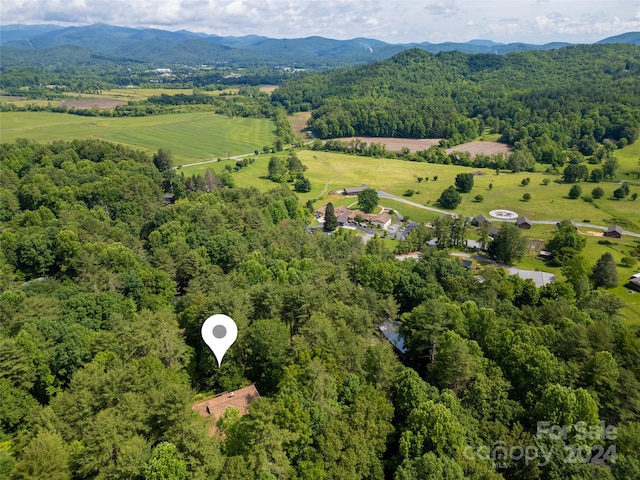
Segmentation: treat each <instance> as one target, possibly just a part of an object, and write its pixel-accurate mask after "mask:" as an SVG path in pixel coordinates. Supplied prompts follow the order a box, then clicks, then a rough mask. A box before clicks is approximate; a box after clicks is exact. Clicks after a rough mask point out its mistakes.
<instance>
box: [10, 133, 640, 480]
mask: <svg viewBox="0 0 640 480" xmlns="http://www.w3.org/2000/svg"><path fill="white" fill-rule="evenodd" d="M292 162H293V160H292ZM169 165H170V164H169V162H168V159H167V156H166V152H161V151H159V152H158V153H157V154H156V155H155V157H154V158H150V157H149V156H148V155H147V154H145V153H141V152H138V151H134V150H131V149H128V148H125V147H122V146H117V145H112V144H108V143H105V142H101V141H94V140H83V141H73V142H54V143H51V144H48V145H41V144H35V143H30V142H27V141H19V142H16V143H14V144H2V145H0V167H1V168H2V171H1V172H0V173H1V175H0V195H1V198H0V207H1V209H0V216H1V220H2V233H1V234H0V287H1V293H0V324H1V325H2V330H1V331H0V472H2V473H1V474H2V476H3V478H4V477H7V478H10V479H25V478H59V479H70V478H87V479H90V478H119V479H145V480H151V479H158V478H176V479H186V478H189V479H196V480H197V479H205V478H207V479H211V478H213V479H220V480H226V479H236V478H262V479H273V478H282V479H296V478H318V479H336V480H338V479H340V480H343V479H353V480H358V479H363V480H364V479H374V478H375V479H379V478H393V479H394V480H413V479H416V480H417V479H423V478H429V476H431V477H433V478H435V476H437V478H447V479H463V478H472V479H500V478H506V479H513V480H519V479H522V478H532V479H536V478H540V479H545V478H569V477H572V478H602V479H613V478H617V479H629V480H631V479H635V478H637V472H638V471H640V457H639V455H638V452H639V451H640V450H639V449H638V448H637V447H638V438H640V435H638V432H640V369H639V366H640V356H639V354H638V352H640V338H639V337H638V335H637V333H636V332H634V331H632V330H630V329H628V328H625V327H623V326H622V325H621V324H620V321H619V316H618V313H617V312H618V311H619V309H620V308H621V307H622V305H623V304H622V303H621V302H620V300H618V299H617V297H616V296H614V295H611V294H608V293H607V292H606V291H605V290H601V289H596V290H594V289H578V288H574V285H573V284H572V283H570V282H561V281H559V282H555V283H552V284H550V285H547V286H546V287H544V288H541V289H538V288H536V286H535V285H534V284H533V282H531V281H530V280H527V281H525V280H522V279H520V278H519V277H517V276H508V275H507V274H506V273H505V272H504V271H503V270H501V269H499V268H494V267H491V266H490V267H486V268H484V269H482V270H480V271H474V272H471V271H469V270H467V269H465V268H463V266H462V265H461V263H460V261H459V260H458V259H457V258H455V257H452V256H450V255H448V253H447V252H446V251H444V250H436V249H430V248H428V247H426V246H425V245H424V242H426V241H427V239H428V238H429V235H428V232H426V231H425V230H424V229H423V228H420V229H417V230H416V231H415V233H413V234H412V235H411V237H410V239H409V240H410V241H411V243H412V248H421V249H422V251H423V254H422V258H421V259H420V260H418V261H416V260H406V261H397V260H395V258H394V255H393V253H392V252H390V251H389V250H388V249H387V247H386V245H385V243H384V241H383V240H382V239H379V238H374V239H372V240H370V241H369V242H368V243H367V244H366V245H364V244H363V243H362V242H361V240H360V239H359V238H358V237H356V236H354V235H353V234H351V233H349V232H347V231H338V232H336V233H334V234H332V235H325V234H321V233H318V234H312V233H309V232H308V231H307V228H306V220H307V215H308V213H307V212H305V210H304V209H303V208H302V206H301V205H300V204H299V202H298V200H297V198H296V197H295V196H294V195H293V193H292V192H291V191H290V189H289V188H286V187H279V188H276V189H274V190H272V191H269V192H266V193H261V192H259V191H258V190H256V189H240V188H235V187H230V186H229V185H225V184H224V183H222V182H220V181H219V180H220V179H219V177H218V176H214V175H213V174H208V175H207V176H206V177H191V178H184V177H182V176H181V175H178V174H176V172H175V171H174V170H172V169H171V168H169ZM292 165H293V163H292ZM158 167H160V169H161V170H162V171H160V170H158ZM230 175H231V176H232V175H233V174H232V173H230ZM175 182H179V183H181V184H183V186H184V187H185V189H186V191H185V192H184V195H182V196H181V198H179V199H177V200H176V201H175V203H173V204H167V203H166V202H165V201H164V200H163V190H169V189H171V188H172V185H174V184H175ZM187 187H188V188H187ZM478 276H480V278H479V277H478ZM480 279H481V280H480ZM212 313H225V314H227V315H229V316H231V317H232V318H233V319H234V320H235V321H236V323H237V324H238V326H239V335H238V339H237V342H236V343H235V344H234V346H232V347H231V349H230V350H229V351H228V352H227V354H226V356H225V359H224V362H223V364H222V366H221V367H218V365H217V362H216V360H215V358H214V357H213V355H212V354H211V352H210V350H209V349H208V347H207V346H206V345H204V344H203V342H202V339H201V335H200V328H201V325H202V322H203V321H204V319H206V318H207V317H208V316H210V315H211V314H212ZM387 320H395V321H398V322H399V325H400V329H401V332H402V333H403V334H404V338H405V347H406V348H405V349H404V350H405V354H404V356H403V357H402V362H401V361H400V359H399V356H398V354H397V352H394V350H393V348H392V346H391V344H390V343H389V342H387V341H386V340H385V339H383V338H382V337H380V335H379V332H378V327H379V326H380V325H381V324H382V323H383V322H385V321H387ZM250 383H255V384H256V385H257V388H258V390H259V391H260V393H261V397H260V398H259V399H257V400H255V401H254V403H253V404H252V405H251V407H250V414H249V415H246V416H240V415H239V414H238V413H237V412H234V411H233V410H231V411H228V412H227V413H226V414H225V415H224V416H223V417H222V418H221V419H220V421H219V422H218V423H217V426H218V429H219V430H218V431H219V433H218V434H216V435H215V436H214V437H209V431H210V430H209V428H210V427H211V426H212V424H213V422H214V419H213V418H211V417H209V418H203V417H200V416H199V415H198V414H197V413H195V412H193V411H192V410H191V404H192V402H193V401H194V400H195V398H196V395H197V394H200V395H201V396H202V395H206V394H211V393H217V392H221V391H224V390H227V391H231V390H234V389H236V388H238V387H241V386H244V385H248V384H250ZM538 421H540V422H549V425H558V426H565V425H566V426H567V428H568V430H567V434H566V435H565V436H564V438H563V437H562V436H553V437H552V436H549V435H545V434H544V433H543V432H540V431H538V430H537V422H538ZM601 421H603V422H605V423H606V425H607V426H609V427H615V428H616V429H617V432H616V433H617V435H616V437H615V439H612V438H611V437H610V436H604V433H602V432H600V431H599V430H598V432H600V433H602V435H600V436H599V435H595V436H592V437H586V438H583V437H581V436H580V435H581V434H580V431H578V430H576V429H575V428H573V427H575V426H576V425H577V424H578V422H586V423H585V424H586V425H589V426H592V427H593V428H594V429H598V428H599V427H598V425H599V422H601ZM578 425H581V424H578ZM590 428H591V427H590ZM608 431H609V432H611V429H609V430H608ZM496 445H498V446H502V447H505V448H506V450H505V449H499V450H496ZM592 447H593V452H595V454H594V455H592V454H591V452H592ZM600 447H601V448H602V453H601V454H598V452H599V448H600ZM578 448H579V449H580V450H579V452H582V453H580V455H581V456H580V457H577V460H576V457H575V451H574V450H572V449H578ZM612 448H613V450H612ZM518 449H519V450H518ZM524 449H527V450H526V451H528V452H538V453H540V455H542V453H543V452H550V454H549V456H548V458H547V457H544V458H542V457H539V458H538V459H537V460H536V461H535V462H534V461H531V460H530V459H529V457H527V458H525V457H524V456H523V455H519V454H518V452H520V451H524ZM613 451H615V453H616V455H617V458H616V461H615V462H614V461H613V459H612V456H611V453H612V452H613ZM487 452H488V453H487ZM506 452H512V454H507V453H506ZM606 452H609V454H606ZM583 453H584V455H583ZM587 454H589V455H588V457H587ZM571 455H573V457H572V456H571ZM592 457H593V459H592ZM544 459H546V461H545V463H542V462H543V460H544ZM567 459H569V460H572V459H573V460H575V461H568V460H567ZM592 460H593V461H592ZM434 472H435V473H434Z"/></svg>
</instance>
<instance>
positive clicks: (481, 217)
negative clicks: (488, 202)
mask: <svg viewBox="0 0 640 480" xmlns="http://www.w3.org/2000/svg"><path fill="white" fill-rule="evenodd" d="M487 222H490V220H489V219H488V218H487V217H485V216H484V215H478V216H477V217H475V218H474V219H473V224H474V225H476V226H478V227H479V226H480V225H482V224H483V223H487Z"/></svg>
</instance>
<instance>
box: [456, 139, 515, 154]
mask: <svg viewBox="0 0 640 480" xmlns="http://www.w3.org/2000/svg"><path fill="white" fill-rule="evenodd" d="M446 152H447V153H451V152H469V153H470V154H471V157H472V158H473V157H475V156H476V155H477V154H479V153H482V154H484V155H495V154H497V153H509V152H511V147H509V145H506V144H504V143H500V142H487V141H483V140H476V141H474V142H468V143H463V144H462V145H456V146H455V147H451V148H447V150H446Z"/></svg>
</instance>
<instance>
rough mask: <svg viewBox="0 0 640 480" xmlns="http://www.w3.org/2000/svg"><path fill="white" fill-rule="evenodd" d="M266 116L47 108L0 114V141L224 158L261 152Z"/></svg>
mask: <svg viewBox="0 0 640 480" xmlns="http://www.w3.org/2000/svg"><path fill="white" fill-rule="evenodd" d="M274 129H275V127H274V124H273V122H272V121H271V120H269V119H261V118H245V117H233V118H229V117H226V116H224V115H216V114H213V113H211V112H194V113H179V114H171V115H154V116H147V117H115V118H111V117H83V116H79V115H70V114H64V113H51V112H2V113H0V141H2V142H11V141H13V140H15V139H16V138H28V139H33V140H35V141H38V142H51V141H53V140H70V139H73V138H99V139H102V140H107V141H111V142H117V143H122V144H125V145H128V146H131V147H135V148H141V149H143V150H147V151H149V152H154V151H156V150H158V149H159V148H166V149H169V150H171V151H172V152H173V155H174V163H175V164H176V165H183V164H185V163H191V162H198V161H203V160H210V159H213V158H226V157H227V156H228V155H231V156H234V155H241V154H246V153H249V152H253V151H254V150H256V149H258V150H261V149H262V147H263V146H264V145H271V144H272V143H273V141H274V138H275V137H274V133H273V132H274Z"/></svg>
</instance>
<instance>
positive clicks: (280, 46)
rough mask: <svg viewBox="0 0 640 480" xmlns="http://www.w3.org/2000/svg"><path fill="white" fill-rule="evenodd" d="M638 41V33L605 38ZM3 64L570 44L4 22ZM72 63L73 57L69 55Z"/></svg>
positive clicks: (171, 61) (366, 57) (341, 55)
mask: <svg viewBox="0 0 640 480" xmlns="http://www.w3.org/2000/svg"><path fill="white" fill-rule="evenodd" d="M608 41H616V42H624V43H636V44H637V43H638V38H637V34H634V33H633V32H632V33H629V34H626V36H619V38H618V37H614V38H613V39H612V40H609V39H603V40H602V41H601V42H608ZM0 44H1V45H2V47H1V48H2V55H3V57H4V56H5V55H9V56H8V61H9V63H7V62H6V61H4V58H3V64H5V65H7V66H12V65H13V63H12V62H13V61H12V60H11V59H12V57H13V55H11V54H14V53H15V52H22V53H23V54H26V52H28V51H31V50H43V49H44V50H47V51H49V52H51V53H52V54H54V55H55V53H56V51H57V48H59V47H61V46H65V45H75V46H78V47H82V48H85V49H87V50H89V51H90V52H91V53H92V54H94V55H95V54H97V55H107V56H110V57H114V58H116V59H118V60H119V61H120V62H122V61H134V62H145V63H150V62H159V63H164V64H165V65H185V64H188V65H200V64H210V65H213V64H221V65H230V66H245V67H246V66H265V65H271V66H273V65H278V64H286V65H289V66H295V67H301V68H326V67H331V66H338V65H350V64H356V63H367V62H371V61H375V60H380V59H386V58H389V57H391V56H393V55H395V54H397V53H399V52H401V51H403V50H406V49H410V48H420V49H422V50H425V51H428V52H432V53H438V52H442V51H460V52H465V53H491V54H506V53H509V52H513V51H527V50H548V49H555V48H559V47H561V46H565V45H568V44H567V43H562V42H553V43H549V44H546V45H533V44H526V43H510V44H501V43H495V42H491V41H479V40H472V41H469V42H466V43H456V42H444V43H438V44H434V43H429V42H427V41H425V42H422V43H410V44H391V43H387V42H383V41H380V40H375V39H369V38H354V39H348V40H335V39H330V38H324V37H318V36H312V37H307V38H294V39H289V38H281V39H276V38H268V37H263V36H259V35H246V36H240V37H236V36H227V37H225V36H218V35H207V34H203V33H196V32H188V31H185V30H181V31H177V32H172V31H166V30H159V29H153V28H141V29H137V28H129V27H119V26H113V25H106V24H102V23H97V24H93V25H86V26H72V27H56V26H53V25H4V26H0ZM26 58H28V59H29V61H30V62H31V63H30V66H38V65H40V64H38V63H36V62H38V61H39V60H38V57H37V56H35V55H28V56H27V57H26ZM69 61H70V62H72V63H73V62H74V58H73V57H71V58H69Z"/></svg>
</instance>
